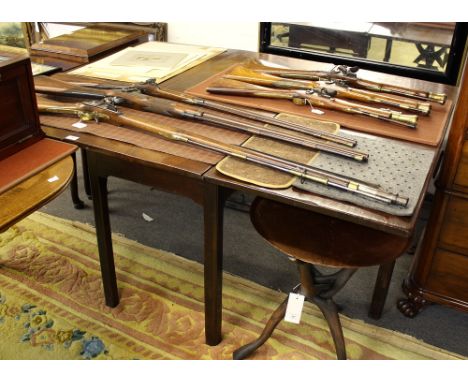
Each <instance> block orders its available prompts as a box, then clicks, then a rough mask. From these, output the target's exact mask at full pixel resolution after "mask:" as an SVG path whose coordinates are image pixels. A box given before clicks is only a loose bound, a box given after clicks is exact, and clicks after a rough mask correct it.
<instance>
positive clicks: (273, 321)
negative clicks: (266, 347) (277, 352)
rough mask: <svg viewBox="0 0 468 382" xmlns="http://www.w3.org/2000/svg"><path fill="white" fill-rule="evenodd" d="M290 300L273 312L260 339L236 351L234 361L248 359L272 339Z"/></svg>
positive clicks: (285, 300) (286, 299) (286, 300)
mask: <svg viewBox="0 0 468 382" xmlns="http://www.w3.org/2000/svg"><path fill="white" fill-rule="evenodd" d="M288 298H289V296H288V297H286V298H285V299H284V301H283V302H282V303H281V305H280V306H279V307H278V308H277V309H276V310H275V311H274V312H273V314H272V315H271V317H270V319H269V320H268V322H267V324H266V325H265V328H264V329H263V332H262V334H260V337H258V338H257V339H256V340H255V341H253V342H251V343H249V344H247V345H244V346H242V347H240V348H239V349H237V350H235V351H234V354H233V357H232V358H233V359H235V360H239V359H244V358H247V357H248V356H249V355H250V354H252V353H253V352H254V351H255V350H257V349H258V348H259V347H260V346H262V345H263V344H264V343H265V342H266V340H267V339H268V338H270V337H271V335H272V334H273V331H274V330H275V328H276V327H277V326H278V324H279V323H280V322H281V320H282V319H283V318H284V314H285V313H286V306H287V305H288Z"/></svg>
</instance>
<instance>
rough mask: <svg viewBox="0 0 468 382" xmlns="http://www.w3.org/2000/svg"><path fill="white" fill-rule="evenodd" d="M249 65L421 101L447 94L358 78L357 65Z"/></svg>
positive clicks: (440, 100)
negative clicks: (328, 67) (324, 67)
mask: <svg viewBox="0 0 468 382" xmlns="http://www.w3.org/2000/svg"><path fill="white" fill-rule="evenodd" d="M248 65H249V67H252V69H254V70H259V71H261V72H263V73H268V74H272V75H275V76H278V77H283V78H290V79H299V80H309V81H320V80H339V81H343V82H344V83H345V84H347V85H353V86H354V87H356V88H360V89H365V90H369V91H374V92H382V93H388V94H393V95H398V96H404V97H409V98H413V99H418V100H422V101H429V102H436V103H439V104H442V105H443V104H444V103H445V101H446V100H447V95H446V94H444V93H436V92H429V91H424V90H418V89H411V88H406V87H403V86H395V85H390V84H385V83H380V82H375V81H370V80H366V79H362V78H358V77H357V75H356V72H357V71H358V70H359V68H358V67H348V66H345V65H339V66H336V67H335V68H333V69H332V70H331V71H322V70H315V71H314V70H296V69H283V68H272V67H270V66H266V65H263V64H261V63H259V62H256V61H255V62H250V63H249V64H248Z"/></svg>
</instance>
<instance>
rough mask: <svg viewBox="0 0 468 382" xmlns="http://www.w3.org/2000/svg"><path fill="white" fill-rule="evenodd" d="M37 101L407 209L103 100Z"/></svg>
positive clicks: (375, 191)
mask: <svg viewBox="0 0 468 382" xmlns="http://www.w3.org/2000/svg"><path fill="white" fill-rule="evenodd" d="M37 101H38V110H39V112H40V113H60V114H69V115H75V116H77V117H79V118H80V119H81V120H84V121H92V120H95V121H104V122H106V123H110V124H113V125H116V126H128V127H131V128H135V129H139V130H143V131H146V132H150V133H152V134H156V135H157V136H159V137H161V138H164V139H167V140H170V141H175V142H181V143H187V144H191V145H194V146H198V147H201V148H204V149H208V150H211V151H214V152H217V153H220V154H224V155H228V156H231V157H233V158H237V159H240V160H242V161H246V162H250V163H254V164H257V165H261V166H263V167H267V168H270V169H273V170H277V171H280V172H283V173H286V174H290V175H293V176H297V177H299V178H300V179H301V180H302V181H311V182H314V183H320V184H322V185H325V186H328V187H332V188H336V189H339V190H343V191H346V192H350V193H353V194H356V195H360V196H363V197H366V198H369V199H371V200H374V201H378V202H382V203H386V204H391V205H397V206H406V205H407V204H408V198H406V197H402V196H399V195H398V194H394V193H391V192H387V191H385V190H382V189H381V187H379V186H375V185H372V184H370V183H366V182H362V181H358V180H355V179H352V178H347V177H344V176H341V175H338V174H333V173H331V172H329V171H324V170H320V169H317V168H314V167H313V166H310V165H305V164H300V163H297V162H293V161H288V160H286V159H283V158H279V157H276V156H274V155H270V154H266V153H263V152H260V151H257V150H252V149H249V148H246V147H242V146H236V145H233V144H228V143H224V142H220V141H217V140H215V139H211V138H206V137H203V136H201V135H197V134H187V133H184V132H182V131H180V130H179V129H177V128H173V127H169V126H163V125H161V124H157V123H154V122H148V121H147V120H144V119H142V118H135V117H129V116H126V115H124V114H122V113H120V112H119V111H118V110H117V109H116V108H115V107H113V106H112V105H109V104H107V103H105V102H103V101H102V100H101V101H91V102H88V103H78V104H71V105H70V104H65V103H63V102H57V101H51V100H49V99H44V98H43V97H37Z"/></svg>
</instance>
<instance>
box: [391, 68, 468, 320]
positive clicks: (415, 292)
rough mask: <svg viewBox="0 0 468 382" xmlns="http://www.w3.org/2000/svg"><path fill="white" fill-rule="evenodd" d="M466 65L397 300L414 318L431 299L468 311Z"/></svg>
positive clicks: (467, 82)
mask: <svg viewBox="0 0 468 382" xmlns="http://www.w3.org/2000/svg"><path fill="white" fill-rule="evenodd" d="M467 71H468V69H467V66H466V65H465V70H464V74H463V78H462V81H461V88H460V94H459V99H458V102H457V106H456V109H455V112H454V118H453V121H452V126H451V129H450V133H449V136H448V140H447V146H446V151H445V159H444V163H443V165H442V169H441V172H440V176H439V177H438V179H437V182H436V185H437V191H436V195H435V199H434V205H433V209H432V212H431V216H430V217H429V221H428V224H427V227H426V230H425V234H424V236H423V238H422V241H421V243H420V245H419V248H418V251H417V253H416V256H415V259H414V261H413V264H412V267H411V270H410V273H409V275H408V277H407V278H406V280H405V282H404V285H403V290H404V291H405V293H406V294H407V296H408V297H407V298H406V299H404V300H400V301H399V302H398V308H399V309H400V311H401V312H402V313H403V314H405V315H406V316H408V317H414V316H415V315H416V314H417V313H418V312H419V311H420V310H421V309H422V308H423V307H424V306H425V305H426V304H428V303H429V302H435V303H439V304H445V305H449V306H452V307H455V308H457V309H461V310H464V311H467V312H468V73H467Z"/></svg>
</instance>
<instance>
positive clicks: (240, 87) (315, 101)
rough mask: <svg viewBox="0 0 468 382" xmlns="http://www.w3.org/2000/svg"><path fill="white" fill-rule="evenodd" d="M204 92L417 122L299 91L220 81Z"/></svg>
mask: <svg viewBox="0 0 468 382" xmlns="http://www.w3.org/2000/svg"><path fill="white" fill-rule="evenodd" d="M206 90H207V91H208V92H209V93H214V94H224V95H235V96H244V97H245V96H247V97H261V98H274V99H289V100H291V101H293V102H294V103H295V104H298V105H306V104H309V105H311V106H316V107H323V108H327V109H332V110H337V111H341V112H345V113H350V114H359V115H363V116H368V117H371V118H376V119H381V120H384V121H388V122H392V123H395V124H398V125H402V126H406V127H410V128H415V127H416V125H417V120H418V117H417V115H411V114H402V113H397V112H392V111H389V110H385V109H378V108H374V107H369V106H365V105H361V104H357V103H353V102H349V101H345V100H341V99H338V98H333V97H328V96H323V95H321V94H317V93H315V94H307V93H305V92H301V91H299V90H284V89H269V88H266V87H263V86H258V85H252V84H248V83H243V82H241V81H236V80H230V79H220V80H218V81H216V82H215V83H213V84H212V85H211V86H210V87H208V88H207V89H206Z"/></svg>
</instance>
